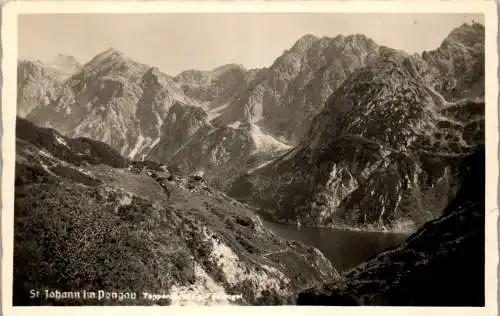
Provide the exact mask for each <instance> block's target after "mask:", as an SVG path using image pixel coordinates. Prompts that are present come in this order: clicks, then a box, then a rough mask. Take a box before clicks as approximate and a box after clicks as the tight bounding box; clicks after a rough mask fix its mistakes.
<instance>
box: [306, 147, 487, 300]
mask: <svg viewBox="0 0 500 316" xmlns="http://www.w3.org/2000/svg"><path fill="white" fill-rule="evenodd" d="M461 171H462V174H461V176H460V178H461V180H462V183H461V187H460V190H459V192H458V194H457V196H456V198H454V199H453V200H451V202H450V203H449V204H448V206H447V207H446V209H445V210H444V212H443V215H442V216H440V217H439V218H438V219H436V220H434V221H432V222H429V223H427V224H425V225H424V226H423V227H422V228H421V229H419V230H418V231H417V232H415V233H414V234H413V235H411V236H410V237H409V238H408V239H407V241H406V242H405V243H404V244H402V245H401V246H399V247H397V248H394V249H389V250H386V251H384V252H381V253H379V254H378V255H376V256H375V257H374V258H373V259H371V260H369V261H368V262H366V263H363V264H361V265H360V266H358V267H356V268H354V269H352V270H351V271H348V272H347V273H345V275H343V277H342V278H341V280H337V281H336V282H335V283H330V284H325V285H323V286H319V287H315V288H313V289H310V290H308V291H304V292H303V293H301V294H300V295H299V296H298V299H297V303H298V304H299V305H386V306H484V304H485V301H484V293H485V292H484V262H485V252H484V241H485V236H484V233H485V230H484V224H485V222H484V212H485V204H484V196H485V152H484V148H483V149H482V150H479V151H477V152H475V153H474V154H472V155H470V156H468V157H467V158H466V159H465V160H464V162H463V165H462V168H461Z"/></svg>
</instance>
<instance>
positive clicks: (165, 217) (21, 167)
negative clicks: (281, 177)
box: [13, 118, 337, 305]
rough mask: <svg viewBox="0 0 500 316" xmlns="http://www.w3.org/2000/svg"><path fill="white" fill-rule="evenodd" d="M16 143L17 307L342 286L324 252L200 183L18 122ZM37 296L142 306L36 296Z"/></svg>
mask: <svg viewBox="0 0 500 316" xmlns="http://www.w3.org/2000/svg"><path fill="white" fill-rule="evenodd" d="M16 136H17V138H16V180H15V181H16V182H15V209H14V212H15V214H14V222H15V224H14V225H15V226H14V234H15V237H14V288H13V291H14V302H13V303H14V304H15V305H39V304H50V305H82V304H86V305H88V304H90V305H92V304H97V305H152V304H157V305H165V304H241V305H246V304H264V305H268V304H280V303H286V302H288V299H287V298H288V297H292V296H293V295H294V294H296V293H298V292H299V291H302V290H305V289H306V288H308V287H312V286H314V285H316V284H319V282H323V281H325V280H332V281H333V280H335V278H336V275H337V274H336V272H335V270H334V269H333V267H332V266H331V264H330V262H329V261H328V260H327V259H326V258H325V257H324V256H323V255H322V254H321V253H320V252H319V251H317V250H315V249H313V248H309V247H306V246H304V245H302V244H300V243H296V242H291V241H285V240H283V239H281V238H278V237H276V236H275V235H274V234H272V233H271V232H270V231H269V230H267V229H266V228H264V226H263V225H262V223H261V221H260V220H259V218H258V217H257V216H256V215H255V214H254V213H253V212H252V211H250V210H249V209H248V208H246V207H245V206H243V205H242V204H240V203H238V202H237V201H235V200H233V199H231V198H229V197H228V196H226V195H225V194H223V193H220V192H218V191H216V190H214V189H212V188H211V187H210V186H208V185H206V184H205V183H204V181H203V179H202V178H200V177H186V176H183V175H182V173H179V172H177V171H175V170H173V169H172V168H171V167H168V166H165V165H159V164H157V163H153V162H138V161H135V162H132V161H130V160H129V159H127V158H123V157H121V156H120V155H119V153H118V152H117V151H116V150H114V149H112V148H110V147H109V146H108V145H106V144H104V143H102V142H99V141H91V140H88V139H85V138H80V139H70V138H67V137H64V136H62V135H60V134H59V133H58V132H56V131H54V130H52V129H40V128H38V127H36V126H34V125H33V124H31V123H30V122H28V121H25V120H23V119H20V118H19V119H18V121H17V135H16ZM31 289H41V290H44V289H47V290H49V291H50V290H53V291H55V290H59V291H66V292H67V291H83V290H86V291H87V292H89V291H95V292H97V291H98V290H103V291H108V292H112V291H113V292H120V293H124V292H134V293H136V299H123V300H120V299H101V300H98V299H82V297H80V299H65V300H57V299H49V300H46V299H45V296H44V292H41V293H42V295H41V296H40V297H39V298H35V299H30V298H29V294H30V293H29V291H30V290H31ZM143 292H148V293H152V294H164V295H165V296H164V297H163V298H161V299H159V300H158V299H157V300H152V299H151V298H144V297H143V294H142V293H143ZM224 294H228V295H235V297H233V298H234V300H232V299H228V298H227V297H223V296H222V295H224ZM240 295H241V296H240Z"/></svg>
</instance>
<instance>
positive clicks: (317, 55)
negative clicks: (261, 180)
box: [147, 35, 378, 190]
mask: <svg viewBox="0 0 500 316" xmlns="http://www.w3.org/2000/svg"><path fill="white" fill-rule="evenodd" d="M377 52H378V46H377V45H376V44H375V43H374V42H373V41H371V40H369V39H367V38H366V37H364V36H361V35H353V36H347V37H343V36H337V37H335V38H328V37H323V38H317V37H314V36H311V35H306V36H304V37H302V38H301V39H299V40H298V41H297V42H296V43H295V44H294V45H293V46H292V47H291V48H290V49H289V50H287V51H285V52H284V54H283V55H282V56H280V57H279V58H277V59H276V61H275V62H274V63H273V65H271V66H270V67H269V68H264V69H259V70H249V71H248V70H245V69H243V68H242V67H241V66H238V65H225V66H223V67H220V68H217V69H215V70H213V71H210V72H201V71H195V70H190V71H186V72H183V73H181V74H180V75H178V76H177V77H175V80H176V81H177V82H178V83H179V84H181V86H182V88H183V90H184V92H185V93H186V94H187V95H188V96H190V97H192V98H193V99H196V100H197V101H198V102H201V103H203V104H206V107H207V108H208V110H207V115H208V121H209V124H206V123H203V124H198V125H203V126H205V128H200V129H198V130H197V132H196V133H194V134H192V135H191V137H190V138H189V139H188V138H185V137H180V138H179V139H182V142H185V143H184V144H183V145H182V146H181V144H180V143H181V142H180V141H176V140H172V139H171V135H174V134H172V133H170V134H169V133H164V134H163V135H164V136H162V140H161V141H160V142H159V143H158V145H157V146H156V147H155V148H154V149H153V150H152V151H151V153H150V154H149V155H148V156H147V158H148V159H151V160H155V161H160V162H167V161H171V162H173V163H175V164H177V165H179V166H180V167H182V168H184V169H185V170H188V171H190V172H194V171H200V172H204V173H205V175H206V177H207V179H208V180H209V181H210V182H211V183H213V184H214V185H216V186H217V187H218V188H220V189H223V190H227V189H228V188H229V185H230V183H232V181H233V179H235V178H236V177H238V176H240V175H241V174H243V173H244V172H245V171H247V170H251V169H254V168H256V167H259V166H260V165H262V164H263V163H266V162H268V161H269V160H271V159H273V158H276V157H278V156H279V155H280V154H281V153H282V152H283V151H284V150H287V149H289V148H290V147H291V145H293V144H295V143H296V142H297V141H298V140H299V139H300V138H301V137H302V135H303V133H304V131H306V130H307V128H308V127H309V124H310V122H311V121H312V118H313V117H314V115H316V114H317V113H318V112H319V111H320V109H321V107H322V106H323V104H324V101H325V100H326V98H327V96H328V95H329V94H330V93H331V92H332V91H333V90H335V89H336V88H337V87H338V86H339V85H340V83H342V82H343V81H344V80H345V79H346V78H347V77H348V76H349V74H351V73H352V72H353V71H354V70H355V69H357V68H359V67H361V66H363V65H365V64H367V63H369V62H370V61H371V60H373V59H374V57H375V56H376V54H377ZM183 117H184V116H183ZM193 130H194V129H193ZM181 147H182V149H180V148H181ZM172 149H175V150H172ZM176 150H178V151H176Z"/></svg>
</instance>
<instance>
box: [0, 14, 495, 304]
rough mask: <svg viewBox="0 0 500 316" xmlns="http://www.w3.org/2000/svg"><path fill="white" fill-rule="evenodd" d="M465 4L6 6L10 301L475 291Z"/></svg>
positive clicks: (331, 297) (476, 65) (435, 296)
mask: <svg viewBox="0 0 500 316" xmlns="http://www.w3.org/2000/svg"><path fill="white" fill-rule="evenodd" d="M485 25H487V24H486V23H485V16H484V15H483V14H482V13H467V12H465V13H464V12H460V13H446V12H435V13H433V12H421V13H412V12H401V13H394V12H386V13H384V12H382V13H381V12H373V13H370V12H364V13H360V12H172V13H169V12H159V13H153V12H150V13H142V12H139V13H133V12H130V13H111V12H108V13H105V12H103V13H44V14H35V13H30V14H19V15H18V16H17V34H16V37H17V65H16V68H17V78H16V79H17V80H16V88H17V91H13V92H14V93H15V104H14V103H12V104H10V105H9V106H10V107H11V108H16V114H15V154H14V153H13V154H12V156H13V157H14V156H15V172H14V171H13V173H14V176H13V180H14V184H13V206H12V207H13V209H12V210H10V212H11V213H12V216H13V220H12V222H13V232H12V239H13V241H12V249H13V253H12V268H11V273H12V283H11V285H9V286H10V287H11V288H12V298H11V300H12V305H13V306H14V307H16V306H220V305H238V306H276V305H277V306H283V305H292V306H393V307H398V306H399V307H433V306H437V307H484V306H485V305H486V299H485V297H486V292H485V279H486V277H485V273H486V270H485V262H486V259H485V258H486V257H485V256H486V254H485V214H486V213H487V212H486V211H485V209H486V206H485V192H486V182H485V177H486V174H487V171H486V162H485V161H486V154H485V147H486V141H485V140H486V136H485V135H486V132H485V113H487V111H486V108H487V107H489V106H492V107H496V106H497V105H496V104H488V102H487V100H488V99H487V98H486V93H485V89H486V88H487V86H486V84H485V77H486V76H485V73H486V70H487V68H488V67H486V62H485V34H486V33H487V32H486V28H485ZM12 62H14V61H12ZM491 70H492V71H494V72H495V71H496V69H489V70H488V71H491ZM4 80H9V79H4ZM13 100H14V99H13ZM4 133H7V132H6V131H4ZM13 138H14V137H13ZM12 146H14V144H13V145H12ZM13 148H14V147H13ZM5 168H6V167H5V166H4V169H5ZM12 168H14V166H12ZM494 189H495V188H492V190H494Z"/></svg>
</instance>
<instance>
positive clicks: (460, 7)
mask: <svg viewBox="0 0 500 316" xmlns="http://www.w3.org/2000/svg"><path fill="white" fill-rule="evenodd" d="M173 12H197V13H199V12H202V13H203V12H205V13H209V12H352V13H354V12H387V13H395V12H401V13H404V12H407V13H410V12H411V13H416V12H421V13H425V12H427V13H483V14H484V15H485V27H486V65H487V66H486V142H487V147H486V154H487V158H486V166H487V168H488V169H487V173H486V189H487V191H486V192H487V197H486V243H485V250H486V258H487V260H486V267H485V268H486V278H485V282H486V307H484V308H436V307H433V308H420V307H418V308H417V307H410V308H393V307H297V306H280V307H174V306H171V307H63V308H56V307H12V261H13V260H12V259H13V249H12V247H13V213H14V211H13V207H14V199H13V188H14V165H15V116H16V114H15V112H16V111H15V109H16V107H17V106H16V91H17V89H16V82H17V80H16V79H17V78H16V77H17V69H16V67H17V62H16V61H17V16H18V14H21V13H25V14H26V13H31V14H35V13H173ZM2 20H3V21H2V24H3V25H2V40H3V41H2V47H3V59H2V70H3V83H4V86H3V87H2V89H3V91H2V115H3V126H2V127H3V137H2V153H3V157H2V158H3V159H2V161H3V168H2V171H3V174H2V218H1V219H2V232H3V234H2V246H3V247H2V248H3V249H2V250H3V251H2V255H3V257H2V291H1V292H2V306H3V312H4V314H5V315H11V314H13V313H15V314H16V315H17V314H18V315H25V314H33V313H34V314H36V315H39V314H43V315H66V314H67V313H68V312H69V313H71V314H72V315H86V314H88V313H99V314H106V315H110V314H117V313H119V314H120V316H125V315H136V314H137V313H140V312H147V313H148V314H152V315H153V314H154V315H163V316H164V315H166V314H173V315H186V314H192V313H206V314H207V315H211V314H214V315H220V314H224V313H228V314H231V313H233V314H234V313H238V314H240V315H242V316H243V315H249V314H251V313H260V314H262V315H264V314H269V315H275V314H276V313H289V314H290V315H299V314H300V315H303V314H311V315H313V314H314V315H326V314H327V313H328V314H330V313H335V314H336V315H348V314H349V315H351V314H352V315H381V316H382V315H383V316H388V315H421V314H423V313H426V314H427V315H457V316H458V315H498V311H497V308H498V306H497V265H498V245H497V242H498V238H497V219H498V218H497V217H498V204H497V201H498V196H497V193H498V188H497V181H498V156H497V153H498V145H497V144H498V121H497V118H498V111H497V109H498V102H497V95H498V80H497V69H498V55H497V39H496V36H497V29H498V21H497V16H496V6H495V2H494V1H433V0H431V1H418V2H417V1H355V2H353V1H348V2H347V1H346V2H344V1H294V2H285V1H279V2H260V1H259V2H250V1H248V2H247V1H240V2H215V1H203V2H202V1H188V2H179V1H169V2H163V1H154V2H119V1H108V2H95V1H61V2H38V1H37V2H9V3H7V4H5V5H4V7H3V9H2ZM478 185H480V184H478ZM463 273H468V272H467V271H463Z"/></svg>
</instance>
